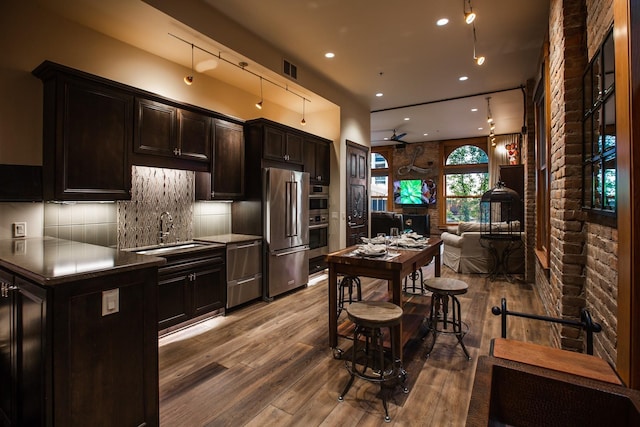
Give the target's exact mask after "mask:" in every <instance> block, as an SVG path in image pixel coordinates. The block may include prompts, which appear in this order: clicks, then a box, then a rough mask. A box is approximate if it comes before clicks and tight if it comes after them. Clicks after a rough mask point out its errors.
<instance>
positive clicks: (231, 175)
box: [211, 119, 244, 199]
mask: <svg viewBox="0 0 640 427" xmlns="http://www.w3.org/2000/svg"><path fill="white" fill-rule="evenodd" d="M211 169H212V170H211V193H212V197H213V198H214V199H219V198H231V199H234V198H242V196H243V195H244V128H243V126H242V125H238V124H235V123H231V122H227V121H224V120H219V119H217V120H215V122H214V143H213V164H212V167H211Z"/></svg>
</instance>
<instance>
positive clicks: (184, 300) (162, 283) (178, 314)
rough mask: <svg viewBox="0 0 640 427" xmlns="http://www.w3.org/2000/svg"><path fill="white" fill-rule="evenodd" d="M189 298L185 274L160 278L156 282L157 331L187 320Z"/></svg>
mask: <svg viewBox="0 0 640 427" xmlns="http://www.w3.org/2000/svg"><path fill="white" fill-rule="evenodd" d="M190 298H191V295H190V290H189V283H188V278H187V276H186V275H185V273H181V274H178V275H172V276H168V277H165V276H160V280H159V281H158V330H162V329H165V328H168V327H169V326H173V325H176V324H178V323H180V322H184V321H185V320H187V319H188V318H189V311H190V309H189V306H190V303H189V300H190Z"/></svg>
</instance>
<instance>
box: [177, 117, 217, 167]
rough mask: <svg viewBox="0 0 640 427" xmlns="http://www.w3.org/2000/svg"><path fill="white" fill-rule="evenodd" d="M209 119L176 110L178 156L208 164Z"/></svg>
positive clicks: (209, 145)
mask: <svg viewBox="0 0 640 427" xmlns="http://www.w3.org/2000/svg"><path fill="white" fill-rule="evenodd" d="M211 120H212V119H211V117H209V116H205V115H204V114H199V113H196V112H193V111H188V110H182V109H181V110H178V148H179V150H180V151H179V156H180V157H182V158H185V159H191V160H197V161H200V162H208V161H209V156H210V153H211Z"/></svg>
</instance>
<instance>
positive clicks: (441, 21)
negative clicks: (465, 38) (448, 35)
mask: <svg viewBox="0 0 640 427" xmlns="http://www.w3.org/2000/svg"><path fill="white" fill-rule="evenodd" d="M448 23H449V20H448V19H447V18H440V19H438V21H437V22H436V25H437V26H438V27H442V26H443V25H447V24H448Z"/></svg>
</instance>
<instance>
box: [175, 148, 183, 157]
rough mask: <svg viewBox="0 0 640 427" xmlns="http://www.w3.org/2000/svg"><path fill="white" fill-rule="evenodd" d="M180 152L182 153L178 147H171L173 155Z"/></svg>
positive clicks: (177, 154)
mask: <svg viewBox="0 0 640 427" xmlns="http://www.w3.org/2000/svg"><path fill="white" fill-rule="evenodd" d="M180 154H182V152H181V150H180V149H179V148H177V147H176V148H174V149H173V155H174V156H179V155H180Z"/></svg>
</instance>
